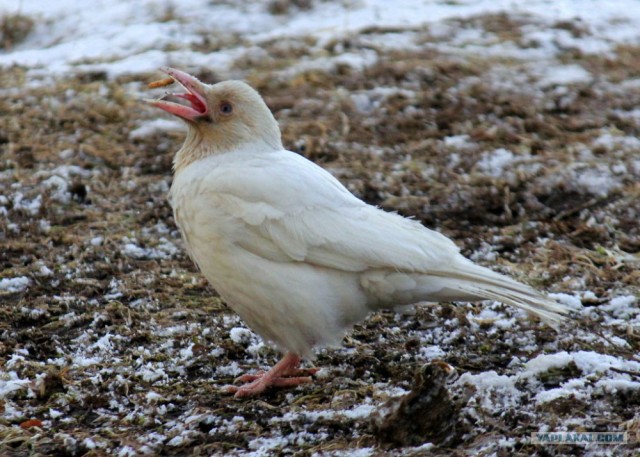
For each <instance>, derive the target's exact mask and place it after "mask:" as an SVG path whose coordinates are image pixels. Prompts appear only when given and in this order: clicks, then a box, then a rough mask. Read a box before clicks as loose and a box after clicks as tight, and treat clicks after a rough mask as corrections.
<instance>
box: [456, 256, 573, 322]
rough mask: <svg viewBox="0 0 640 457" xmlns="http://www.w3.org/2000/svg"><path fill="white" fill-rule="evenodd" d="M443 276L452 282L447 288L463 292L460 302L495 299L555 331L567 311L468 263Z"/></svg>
mask: <svg viewBox="0 0 640 457" xmlns="http://www.w3.org/2000/svg"><path fill="white" fill-rule="evenodd" d="M465 260H466V259H465ZM446 277H447V278H448V279H450V280H452V281H451V285H450V286H449V287H448V289H450V290H451V289H455V290H457V291H460V292H462V294H463V295H461V297H460V299H461V300H470V299H472V298H475V299H486V300H496V301H499V302H502V303H505V304H507V305H511V306H515V307H517V308H521V309H523V310H525V311H527V312H529V313H532V314H534V315H536V316H538V317H539V318H540V319H541V320H542V321H544V322H545V323H547V324H548V325H550V326H551V327H553V328H555V329H557V328H558V325H559V324H560V323H561V322H562V321H564V320H565V319H566V314H567V313H568V312H569V310H568V308H566V307H565V306H564V305H561V304H560V303H557V302H555V301H554V300H552V299H550V298H548V297H545V296H544V295H542V294H541V293H540V292H538V291H537V290H535V289H534V288H532V287H530V286H527V285H525V284H522V283H519V282H518V281H515V280H513V279H511V278H509V277H507V276H504V275H501V274H499V273H496V272H494V271H491V270H489V269H488V268H484V267H481V266H479V265H475V264H474V263H472V262H471V261H468V262H464V263H462V262H461V263H460V264H457V265H456V268H455V271H448V272H447V273H446Z"/></svg>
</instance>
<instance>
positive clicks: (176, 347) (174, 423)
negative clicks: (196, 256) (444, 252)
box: [0, 15, 640, 456]
mask: <svg viewBox="0 0 640 457" xmlns="http://www.w3.org/2000/svg"><path fill="white" fill-rule="evenodd" d="M532 25H533V26H535V25H536V24H531V23H529V22H528V21H527V19H526V18H520V19H514V18H510V17H507V16H504V15H496V16H479V17H475V18H472V19H469V20H459V21H452V22H450V23H449V24H448V26H449V27H450V28H451V29H452V30H457V31H460V30H466V29H472V28H473V29H474V30H477V29H480V30H483V31H485V32H486V33H487V34H491V36H495V37H497V38H496V39H497V40H498V42H508V43H510V45H511V46H512V47H514V48H515V49H518V50H522V51H526V50H529V49H535V48H536V43H531V42H522V41H520V38H519V37H520V35H519V31H520V30H521V28H522V27H524V26H532ZM553 27H557V28H558V29H564V30H568V31H569V33H572V34H580V33H586V32H584V31H582V30H580V28H579V27H577V26H575V25H573V24H567V23H557V24H554V25H553ZM399 32H400V31H398V30H384V29H371V30H364V31H362V33H360V34H356V35H353V36H350V37H348V38H347V39H344V40H340V41H336V42H333V43H330V44H329V45H327V46H325V47H323V48H322V49H318V48H317V47H315V46H314V42H313V40H312V39H309V42H305V41H304V40H297V39H296V40H293V39H292V40H287V39H282V40H274V41H273V42H266V43H264V46H263V49H264V51H265V52H264V54H263V55H260V56H256V55H254V54H252V53H247V54H246V55H244V56H242V57H240V58H238V59H237V61H236V62H235V64H234V65H235V67H234V71H235V72H236V74H237V76H238V77H243V78H245V79H246V80H248V81H249V82H250V83H251V84H252V85H254V86H255V87H256V88H257V89H258V90H259V91H260V92H261V93H262V94H263V95H264V96H265V99H266V101H267V104H268V105H269V106H270V107H271V109H272V110H273V111H274V113H275V116H276V118H278V120H279V122H280V124H281V127H282V131H283V139H284V143H285V145H286V146H287V147H288V148H290V149H292V150H294V151H297V152H299V153H300V154H302V155H304V156H305V157H308V158H310V159H311V160H313V161H315V162H316V163H318V164H320V165H322V166H323V167H325V168H327V169H328V170H330V171H331V172H333V173H334V174H335V175H336V176H337V177H338V178H339V179H340V180H341V181H342V182H344V183H345V184H346V185H347V186H348V187H349V188H350V189H351V190H352V191H353V192H354V193H355V194H356V195H358V196H359V197H361V198H362V199H364V200H365V201H367V202H369V203H372V204H376V205H380V206H381V207H383V208H385V209H387V210H392V211H398V212H400V213H402V214H404V215H410V216H414V217H415V218H417V219H419V220H420V221H422V222H423V223H424V224H425V225H427V226H429V227H432V228H437V229H438V230H440V231H441V232H443V233H445V234H446V235H448V236H450V237H452V238H453V239H455V240H456V242H457V243H458V244H459V246H460V247H461V249H462V251H463V253H464V254H465V255H467V256H471V257H472V258H474V259H475V260H477V261H478V262H480V263H483V264H485V265H491V266H493V267H494V268H496V269H497V270H500V271H503V272H507V273H509V274H511V275H513V276H514V277H516V278H518V279H520V280H522V281H525V282H528V283H530V284H532V285H535V286H536V287H538V288H540V289H543V290H547V291H550V292H554V293H558V294H566V295H558V297H559V299H560V300H563V301H564V302H566V303H568V304H570V305H572V306H573V308H574V313H573V315H572V317H571V319H570V320H569V322H568V323H567V324H566V325H564V326H563V327H562V328H561V329H560V332H559V333H556V332H555V331H553V330H552V329H550V328H548V327H545V326H544V325H542V324H540V323H538V322H535V321H533V320H530V319H527V318H526V316H524V315H523V314H522V313H520V312H518V311H516V310H513V309H510V308H508V307H505V306H502V305H499V304H491V303H489V304H485V305H484V306H483V305H481V304H465V303H461V304H451V303H442V304H438V305H430V306H425V307H421V308H419V309H418V310H417V311H416V313H415V314H413V315H405V314H396V313H394V312H385V313H380V314H376V315H372V316H371V317H370V318H369V319H368V320H367V321H365V322H363V323H362V324H361V325H358V326H356V328H355V329H354V331H353V332H352V333H350V334H349V336H347V337H346V338H345V341H344V344H343V347H342V348H334V349H325V350H322V351H319V352H318V358H317V360H316V361H314V362H313V363H314V364H315V366H318V367H321V368H322V370H321V371H320V373H319V374H318V376H317V381H316V382H315V383H313V384H310V385H307V386H304V387H300V388H297V389H295V390H291V391H280V390H274V391H271V392H269V393H268V394H266V395H265V396H264V397H262V398H259V399H252V400H244V401H238V400H235V399H234V398H233V397H231V396H229V395H226V394H225V393H224V392H223V391H222V389H221V387H222V386H224V385H225V384H228V383H230V382H232V380H233V378H234V377H235V376H237V375H238V374H241V373H243V372H246V371H251V370H257V369H259V368H264V367H267V366H269V365H271V364H272V363H274V362H275V361H276V359H277V358H278V356H279V355H278V354H277V353H276V352H275V351H274V350H273V349H271V348H270V347H269V346H268V345H264V344H262V342H261V341H260V340H259V339H258V338H257V337H256V336H255V335H254V334H253V333H251V332H250V331H248V330H246V329H245V328H244V327H243V324H242V323H241V322H240V321H239V320H238V319H237V317H236V316H235V315H234V314H233V312H232V311H230V310H229V309H228V308H227V307H226V306H225V304H224V303H223V302H222V301H221V300H220V299H219V298H217V296H216V294H215V291H213V290H212V289H211V288H210V287H209V286H208V285H207V283H206V282H205V281H204V280H203V278H202V277H201V276H200V275H199V274H198V272H197V271H196V270H195V268H194V266H193V265H192V263H191V261H190V260H189V259H188V258H187V256H186V255H185V253H184V250H183V247H182V244H181V241H180V239H179V236H178V234H177V232H176V228H175V224H174V221H173V219H172V213H171V209H170V207H169V205H168V203H167V200H166V194H167V191H168V188H169V186H170V183H171V159H172V153H173V151H175V150H176V149H177V148H178V147H179V145H180V143H181V141H182V138H183V134H184V133H183V131H181V130H180V128H176V129H163V128H160V129H157V130H154V129H153V128H152V127H153V126H154V125H156V124H149V123H148V121H150V120H153V119H156V118H159V117H162V116H163V115H161V114H160V113H158V112H155V111H154V110H152V109H151V108H149V107H147V106H145V105H144V104H142V103H141V102H140V101H139V100H138V98H139V97H137V96H134V95H132V94H140V93H142V92H144V84H146V82H149V81H151V80H154V79H157V77H158V76H159V74H132V75H131V76H130V77H127V78H124V77H120V78H119V79H117V80H109V79H108V78H106V75H105V74H101V73H100V72H91V73H81V72H80V73H78V74H75V75H70V76H69V77H68V78H66V79H63V80H60V81H59V82H58V83H56V84H55V85H51V86H47V87H31V86H28V85H25V70H24V69H21V68H19V67H16V68H13V69H3V70H2V72H1V73H0V87H2V88H11V90H5V91H4V92H3V94H4V95H3V96H2V97H0V113H1V114H2V115H1V116H0V189H1V192H0V207H2V208H0V243H1V249H0V262H1V263H0V279H1V280H2V281H5V282H4V286H3V288H2V289H0V366H2V367H4V368H2V370H1V373H0V374H1V377H0V379H1V380H2V381H1V384H0V387H1V389H0V392H2V396H1V397H0V398H2V399H0V412H1V413H2V415H1V416H0V455H8V456H33V455H55V456H100V455H119V456H133V455H171V456H199V455H202V456H204V455H256V456H257V455H296V456H305V455H336V456H338V455H360V456H366V455H470V454H474V455H499V456H500V455H505V456H506V455H522V456H524V455H527V456H528V455H540V456H546V455H583V454H589V455H611V454H610V453H611V452H615V454H616V455H633V453H634V446H633V445H631V444H629V445H618V446H611V445H607V446H604V445H603V446H598V445H590V446H585V445H565V446H540V445H534V444H531V443H530V441H529V436H530V434H531V433H532V432H536V431H538V430H556V429H559V430H578V431H607V430H609V431H618V430H626V431H628V432H629V433H630V434H631V435H632V436H633V435H634V433H636V434H637V433H638V430H639V429H640V416H639V415H638V410H639V408H640V388H639V387H638V386H639V385H640V384H639V383H640V369H638V368H637V367H640V365H637V364H638V363H640V357H638V353H639V352H640V336H639V335H640V333H639V331H640V328H639V321H638V319H639V314H640V311H638V309H637V298H638V297H639V296H640V288H639V287H638V284H639V283H640V273H639V270H638V258H637V256H635V257H634V254H636V255H637V253H638V251H639V250H640V224H639V220H640V152H639V151H640V141H638V140H637V137H638V135H639V133H640V115H639V114H638V111H637V107H638V106H639V105H640V63H639V62H640V47H631V46H626V47H620V48H618V49H617V50H616V53H615V55H610V56H607V57H603V56H595V55H586V54H583V53H582V52H581V51H580V50H579V49H573V48H571V47H568V48H567V49H566V50H564V52H562V53H560V54H559V55H558V56H557V57H556V58H555V59H554V60H553V61H552V62H547V63H548V64H549V66H551V65H553V66H555V67H559V68H561V69H564V70H567V69H568V70H570V71H573V72H574V73H576V72H578V74H580V73H579V71H580V69H582V71H583V72H584V74H587V75H589V77H588V78H579V77H578V78H573V79H569V80H568V81H565V80H562V78H560V77H559V78H556V79H555V80H554V78H552V77H550V76H549V73H548V72H545V70H546V69H548V68H545V67H544V65H545V64H542V63H539V62H538V63H536V64H535V65H532V64H531V63H530V62H527V61H523V60H522V59H519V58H515V57H508V56H505V55H504V54H501V55H499V54H496V53H490V52H487V53H476V52H462V51H457V52H454V51H452V52H443V51H442V48H438V47H437V46H435V45H437V44H438V43H439V42H443V41H445V40H446V38H445V37H444V36H443V35H441V34H440V35H439V34H437V33H432V31H431V30H429V29H428V28H424V29H420V30H410V31H406V30H404V31H402V33H410V34H411V38H412V40H413V43H415V46H411V47H408V48H407V49H395V50H394V49H388V48H386V47H385V48H383V47H380V46H378V45H377V43H380V42H384V41H385V40H386V39H388V38H389V37H391V36H392V35H394V34H397V33H399ZM201 46H202V47H203V48H205V49H204V50H207V49H206V48H207V47H210V51H211V52H213V51H215V50H216V46H220V43H218V42H216V41H215V40H213V41H211V42H207V41H203V43H202V44H201ZM349 53H351V54H356V55H361V56H362V55H365V56H373V57H374V58H373V59H372V61H371V63H368V64H366V65H355V64H353V63H352V62H350V61H349V60H345V59H342V60H341V58H340V57H341V56H344V55H346V54H349ZM318 59H323V61H324V62H329V64H324V65H322V66H314V65H307V64H305V62H310V61H314V60H318ZM294 69H297V70H296V71H293V70H294ZM563 74H564V73H563ZM198 75H199V76H200V77H201V79H203V80H204V81H215V80H216V79H217V78H218V75H217V74H216V73H215V71H214V70H211V71H203V70H201V71H200V73H199V74H198ZM381 88H383V89H381ZM166 119H168V117H167V118H166ZM141 126H142V127H141ZM144 126H146V127H144ZM149 126H151V127H149ZM156 126H157V125H156ZM16 278H22V279H18V280H16ZM10 281H11V282H10ZM310 293H313V291H310ZM634 297H635V301H634ZM612 300H613V301H612ZM634 303H635V305H634ZM540 357H542V358H540ZM544 357H547V358H544ZM549 357H556V358H557V359H553V360H555V362H554V363H549V360H550V359H549ZM598 357H599V359H598ZM594 358H595V359H598V360H600V361H604V362H602V363H604V364H605V365H607V364H608V365H607V367H608V368H607V369H604V370H600V369H591V368H590V367H592V366H593V364H592V365H590V364H589V363H590V362H589V361H591V360H595V359H594ZM436 359H438V360H442V361H444V362H446V363H448V364H449V365H451V366H452V367H453V368H455V370H456V374H455V375H452V376H450V377H449V378H447V379H446V380H444V381H442V382H443V383H444V387H443V388H442V390H440V391H438V392H439V393H438V395H436V397H438V398H441V399H442V398H444V400H442V401H444V402H445V403H444V404H441V405H440V406H441V407H442V408H443V410H445V411H450V412H451V414H444V415H442V416H438V417H439V418H436V419H435V420H434V419H428V417H429V414H430V413H429V411H431V412H433V411H435V410H437V408H436V407H435V406H433V407H431V406H428V405H427V407H426V409H425V410H422V412H420V413H415V411H414V412H411V411H409V410H408V411H407V412H406V414H405V416H404V417H400V418H396V419H394V420H398V421H402V420H404V421H406V423H407V425H406V427H404V428H403V430H409V429H410V428H411V427H410V424H411V423H413V422H420V421H423V420H424V421H427V420H433V423H434V428H433V429H432V430H435V432H433V433H431V434H430V435H429V434H425V433H427V432H424V431H423V432H413V431H411V430H409V431H408V432H407V433H405V434H404V435H402V434H401V433H399V432H398V431H397V430H396V431H394V429H393V424H390V423H389V421H387V422H386V423H385V418H384V415H385V409H384V408H383V405H384V404H385V402H386V401H387V400H389V398H391V397H399V396H402V395H404V394H407V393H408V392H409V391H410V390H411V389H412V386H414V387H415V388H416V389H417V390H419V389H420V388H425V389H427V390H428V389H429V388H430V387H429V385H427V386H426V387H424V386H422V387H421V386H420V385H419V384H420V383H419V382H418V383H417V384H416V381H414V376H415V375H416V372H418V373H419V377H420V376H422V375H421V374H420V373H422V374H424V373H425V370H427V371H428V370H429V369H432V368H433V367H434V365H432V366H430V368H429V367H423V366H424V365H425V364H426V363H429V362H432V361H433V360H436ZM532 360H540V361H546V362H545V363H543V364H542V365H541V366H540V367H539V368H536V366H533V365H532V364H531V361H532ZM424 376H427V377H428V376H431V375H430V374H428V373H427V374H426V375H424ZM430 379H431V378H430ZM427 384H428V383H427ZM563 389H564V390H563ZM568 391H570V392H568ZM447 392H448V393H447ZM545 395H546V397H545ZM443 405H444V406H443ZM419 411H420V410H419ZM425 411H426V412H425ZM438 411H439V410H438ZM411 414H415V416H411ZM29 421H30V422H29ZM401 423H402V422H401ZM381 424H382V425H381ZM443 424H444V425H447V427H444V425H443ZM385 427H386V428H385ZM389 427H391V428H389ZM438 427H444V428H443V429H442V430H440V429H438ZM381 430H382V431H381ZM385 430H387V431H386V432H385ZM421 433H422V434H421ZM401 435H402V436H401ZM425 443H431V444H425ZM636 449H637V448H636Z"/></svg>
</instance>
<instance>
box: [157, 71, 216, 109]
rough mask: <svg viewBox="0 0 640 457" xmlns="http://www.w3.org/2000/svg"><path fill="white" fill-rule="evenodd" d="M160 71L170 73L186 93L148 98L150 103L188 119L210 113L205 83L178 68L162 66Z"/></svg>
mask: <svg viewBox="0 0 640 457" xmlns="http://www.w3.org/2000/svg"><path fill="white" fill-rule="evenodd" d="M160 71H162V72H164V73H166V74H168V75H169V76H170V77H171V78H172V79H173V80H174V81H176V82H177V83H178V84H180V85H181V86H182V88H183V89H184V90H185V93H180V94H178V93H167V94H165V95H164V97H163V98H161V99H159V100H146V101H147V102H148V103H149V104H150V105H153V106H155V107H157V108H160V109H162V110H165V111H166V112H167V113H171V114H174V115H176V116H180V117H181V118H183V119H186V120H188V121H195V120H196V119H198V118H200V117H202V116H205V115H207V114H208V113H209V107H208V106H207V99H206V97H205V89H206V85H205V84H204V83H202V82H200V81H199V80H198V79H197V78H195V77H193V76H191V75H190V74H187V73H185V72H184V71H180V70H176V69H175V68H170V67H162V68H160ZM165 97H175V98H179V99H183V100H186V101H187V102H188V103H189V104H188V105H183V104H181V103H176V102H172V101H169V100H165V99H164V98H165Z"/></svg>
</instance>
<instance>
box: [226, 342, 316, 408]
mask: <svg viewBox="0 0 640 457" xmlns="http://www.w3.org/2000/svg"><path fill="white" fill-rule="evenodd" d="M300 361H301V359H300V357H299V356H297V355H296V354H294V353H292V352H289V353H287V354H286V355H285V356H284V357H283V358H282V360H280V361H279V362H278V363H276V364H275V365H274V366H273V368H271V369H270V370H269V371H267V372H259V373H257V374H255V375H243V376H240V377H239V378H238V379H236V381H238V382H247V381H251V382H249V383H248V384H245V385H243V386H240V387H236V386H226V388H225V390H226V391H227V392H229V393H235V397H236V398H242V397H253V396H255V395H259V394H261V393H262V392H264V391H265V390H266V389H267V388H269V387H271V386H273V387H295V386H298V385H300V384H307V383H309V382H311V377H309V376H308V375H309V374H313V373H315V372H316V371H317V370H314V369H310V370H300V369H299V366H300ZM303 373H304V374H307V376H300V374H303Z"/></svg>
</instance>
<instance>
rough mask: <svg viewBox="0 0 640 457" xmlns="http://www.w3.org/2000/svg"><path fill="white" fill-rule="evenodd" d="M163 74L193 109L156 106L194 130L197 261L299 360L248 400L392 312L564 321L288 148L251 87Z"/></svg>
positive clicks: (234, 303) (191, 229) (186, 170)
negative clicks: (420, 307) (497, 306)
mask: <svg viewBox="0 0 640 457" xmlns="http://www.w3.org/2000/svg"><path fill="white" fill-rule="evenodd" d="M165 71H166V72H167V73H168V74H169V75H170V76H172V77H173V78H174V79H176V80H177V81H178V82H179V83H180V84H181V85H182V86H183V87H184V88H185V89H186V90H187V93H186V94H174V95H176V96H179V97H181V98H185V99H187V100H188V101H189V102H190V103H191V106H190V107H189V106H186V105H183V104H177V103H172V102H168V101H165V100H159V101H155V102H153V104H154V105H155V106H158V107H160V108H162V109H164V110H166V111H168V112H171V113H173V114H176V115H179V116H180V117H182V118H184V119H185V120H187V122H188V124H189V127H190V128H189V134H188V136H187V140H186V141H185V144H184V145H183V147H182V149H181V150H180V151H179V152H178V153H177V155H176V161H175V164H176V173H175V178H174V182H173V185H172V187H171V192H170V199H171V204H172V206H173V208H174V213H175V218H176V222H177V223H178V225H179V227H180V230H181V232H182V235H183V237H184V240H185V243H186V245H187V248H188V251H189V254H190V255H191V257H192V258H193V260H194V261H195V263H196V264H197V265H198V267H199V268H200V269H201V271H202V273H203V274H204V275H205V277H206V278H207V279H208V280H209V281H210V282H211V284H212V285H213V287H214V288H215V289H216V290H217V291H218V293H219V294H220V295H221V296H222V297H223V298H224V299H225V301H226V302H227V303H228V304H229V306H231V307H232V308H233V309H234V310H235V311H236V312H237V313H238V314H239V315H240V316H241V317H242V319H243V320H244V321H245V322H246V323H247V325H248V326H249V327H251V328H252V329H253V330H254V331H256V332H257V333H258V334H260V335H261V336H262V337H263V338H264V339H265V340H267V341H271V342H273V343H275V344H276V345H277V346H278V347H279V348H280V349H281V350H282V351H284V352H288V353H291V354H290V355H289V356H288V357H290V360H289V362H290V363H287V364H285V365H286V366H285V367H284V368H282V367H281V369H280V371H279V372H278V373H272V372H273V371H274V369H275V368H277V367H278V366H276V367H274V369H272V370H271V371H270V372H269V373H267V375H265V376H262V377H260V376H255V377H250V378H251V379H252V380H253V379H255V380H254V382H253V383H251V384H249V385H248V386H245V387H241V388H239V389H234V390H237V392H238V393H237V395H239V396H244V395H253V394H256V393H258V392H260V391H262V390H264V388H266V386H268V385H269V384H276V385H285V383H284V382H280V383H278V382H277V381H274V380H278V379H280V380H281V379H282V377H283V376H284V375H287V374H289V375H290V374H293V373H294V372H295V368H296V367H297V364H298V362H299V357H312V349H313V348H314V347H317V346H321V345H325V344H330V343H337V342H339V341H340V339H341V338H342V336H343V334H344V332H345V331H346V330H347V329H349V328H350V327H351V325H353V324H354V323H356V322H358V321H360V320H362V319H363V318H364V317H365V316H366V315H367V314H368V313H370V312H371V311H375V310H377V309H381V308H385V307H394V306H397V305H404V304H411V303H417V302H420V301H443V300H482V299H491V300H499V301H502V302H504V303H507V304H510V305H513V306H517V307H520V308H523V309H525V310H527V311H530V312H532V313H533V314H536V315H538V316H539V317H541V318H542V319H544V320H545V321H547V322H548V323H550V324H554V325H555V324H557V323H558V322H560V321H561V319H562V314H563V313H564V312H565V310H564V308H563V307H562V306H561V305H559V304H557V303H555V302H553V301H551V300H549V299H547V298H545V297H544V296H542V295H541V294H539V293H538V292H536V291H535V290H534V289H532V288H531V287H529V286H526V285H523V284H521V283H518V282H517V281H514V280H512V279H510V278H508V277H506V276H504V275H501V274H498V273H495V272H492V271H491V270H488V269H486V268H484V267H480V266H477V265H475V264H473V263H472V262H471V261H470V260H468V259H466V258H464V257H463V256H462V255H461V254H460V253H459V250H458V248H457V247H456V245H455V244H454V243H453V242H452V241H451V240H449V239H448V238H446V237H445V236H443V235H441V234H440V233H438V232H435V231H433V230H429V229H427V228H425V227H424V226H422V225H421V224H419V223H418V222H416V221H414V220H411V219H407V218H404V217H401V216H399V215H397V214H394V213H388V212H385V211H382V210H380V209H378V208H376V207H373V206H370V205H368V204H366V203H364V202H362V201H361V200H359V199H358V198H356V197H355V196H354V195H352V194H351V193H350V192H349V191H348V190H347V189H346V188H345V187H344V186H343V185H342V184H341V183H340V182H339V181H338V180H337V179H335V178H334V177H333V176H332V175H331V174H330V173H328V172H327V171H325V170H323V169H322V168H320V167H319V166H317V165H315V164H314V163H312V162H310V161H308V160H307V159H305V158H303V157H301V156H299V155H297V154H295V153H293V152H290V151H286V150H284V149H283V148H282V145H281V142H280V132H279V129H278V126H277V123H276V121H275V119H274V118H273V116H272V115H271V112H270V111H269V109H268V108H267V106H266V105H265V104H264V102H263V101H262V99H261V97H260V96H259V95H258V94H257V92H255V91H254V90H253V89H251V88H250V87H249V86H247V85H246V84H244V83H241V82H237V81H227V82H223V83H219V84H216V85H212V86H208V85H205V84H203V83H200V82H199V81H198V80H196V79H195V78H193V77H191V76H189V75H187V74H186V73H183V72H180V71H178V70H174V69H165ZM229 107H231V108H229ZM229 110H230V111H231V112H230V113H229V112H227V111H229ZM285 359H286V358H285ZM294 359H296V360H294ZM281 363H284V360H283V362H281ZM279 365H280V364H279ZM269 376H271V377H269ZM297 379H303V378H297ZM304 379H305V380H306V378H304ZM292 384H293V382H292Z"/></svg>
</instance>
